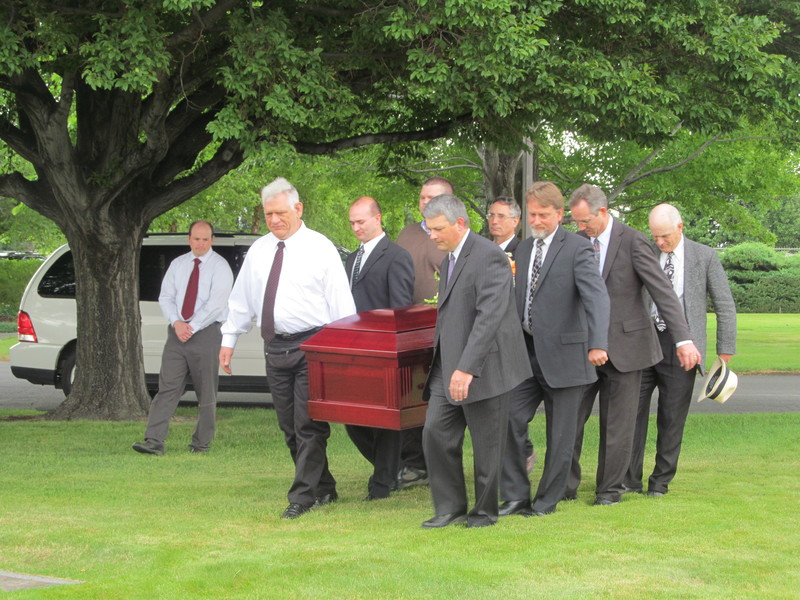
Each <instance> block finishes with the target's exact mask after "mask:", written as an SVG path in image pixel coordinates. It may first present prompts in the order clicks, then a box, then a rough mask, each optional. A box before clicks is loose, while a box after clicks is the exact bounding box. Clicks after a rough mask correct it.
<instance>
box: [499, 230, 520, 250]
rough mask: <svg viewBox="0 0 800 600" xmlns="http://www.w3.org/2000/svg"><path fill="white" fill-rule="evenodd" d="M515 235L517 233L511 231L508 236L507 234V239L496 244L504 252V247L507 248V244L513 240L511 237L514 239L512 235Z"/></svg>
mask: <svg viewBox="0 0 800 600" xmlns="http://www.w3.org/2000/svg"><path fill="white" fill-rule="evenodd" d="M515 235H517V234H516V233H512V234H511V235H510V236H508V238H507V239H506V240H505V241H504V242H500V243H499V244H497V245H498V246H500V249H501V250H502V251H503V252H505V251H506V248H507V247H508V245H509V244H510V243H511V240H513V239H514V236H515Z"/></svg>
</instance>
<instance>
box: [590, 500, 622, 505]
mask: <svg viewBox="0 0 800 600" xmlns="http://www.w3.org/2000/svg"><path fill="white" fill-rule="evenodd" d="M615 504H619V500H610V499H608V498H597V499H596V500H595V501H594V504H592V506H614V505H615Z"/></svg>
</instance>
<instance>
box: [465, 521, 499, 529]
mask: <svg viewBox="0 0 800 600" xmlns="http://www.w3.org/2000/svg"><path fill="white" fill-rule="evenodd" d="M496 523H497V521H490V520H488V519H479V520H477V521H472V522H467V527H469V528H470V529H474V528H476V527H491V526H492V525H495V524H496Z"/></svg>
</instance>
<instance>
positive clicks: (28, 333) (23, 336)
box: [17, 310, 39, 342]
mask: <svg viewBox="0 0 800 600" xmlns="http://www.w3.org/2000/svg"><path fill="white" fill-rule="evenodd" d="M17 338H18V339H19V341H20V342H38V341H39V340H37V339H36V331H34V329H33V321H31V318H30V316H29V315H28V313H26V312H25V311H22V310H21V311H19V314H18V315H17Z"/></svg>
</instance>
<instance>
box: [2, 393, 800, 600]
mask: <svg viewBox="0 0 800 600" xmlns="http://www.w3.org/2000/svg"><path fill="white" fill-rule="evenodd" d="M10 414H12V413H11V412H10V411H4V412H3V411H0V418H1V417H3V416H8V415H10ZM13 414H17V415H19V414H21V413H20V412H19V411H17V412H16V413H13ZM178 415H179V417H178V422H176V423H174V424H173V427H172V432H171V433H172V435H171V438H170V439H169V441H168V444H167V454H166V455H165V456H163V457H152V456H143V455H139V454H136V453H135V452H133V451H132V450H131V449H130V444H131V443H132V442H133V441H136V440H139V439H141V435H142V431H143V430H144V423H140V422H134V423H130V422H129V423H105V422H87V421H76V422H67V423H55V422H42V421H25V420H3V421H0V456H2V467H0V570H6V571H14V572H22V573H29V574H38V575H46V576H52V577H63V578H69V579H75V580H81V581H83V582H84V583H83V584H81V585H75V586H62V587H56V588H49V589H42V590H33V591H29V592H11V593H7V594H4V596H3V597H4V598H5V597H7V598H9V600H11V599H14V598H19V599H23V598H35V599H37V600H39V599H48V598H58V599H76V600H78V599H79V600H111V599H114V600H117V599H139V598H141V599H169V600H174V599H181V600H182V599H191V600H205V599H209V600H211V599H214V600H225V599H242V600H256V599H265V600H266V599H273V598H291V599H306V598H308V599H327V598H330V599H341V598H350V599H362V598H363V599H366V600H376V599H385V598H386V599H388V598H392V599H394V598H396V599H417V598H423V599H428V598H430V599H434V598H435V599H445V600H450V599H462V598H463V599H473V598H474V599H476V600H486V599H494V598H503V599H509V600H512V599H517V598H519V599H528V600H531V599H547V600H553V599H578V598H581V599H582V598H586V599H591V600H598V599H614V600H639V599H642V598H646V599H648V600H674V599H708V600H720V599H753V600H763V599H767V598H768V599H770V600H775V599H787V600H788V599H792V600H794V599H795V598H797V594H798V590H800V559H799V558H798V556H800V536H798V531H799V530H800V518H798V510H797V509H798V498H800V437H799V436H798V434H797V432H798V431H799V430H800V413H788V414H748V415H705V414H700V415H690V417H689V422H688V425H687V430H686V437H685V441H684V448H683V454H682V458H681V467H680V470H679V472H678V475H677V477H676V479H675V480H674V482H673V484H672V486H671V488H670V490H671V491H670V493H669V494H668V495H666V496H665V497H663V498H658V499H656V498H649V497H645V496H640V495H628V496H625V497H624V500H623V502H622V503H620V504H619V505H618V506H613V507H592V506H590V502H591V501H592V500H593V485H592V483H593V478H594V469H595V465H596V463H595V462H594V457H593V454H594V453H593V452H592V451H591V450H590V449H592V448H596V447H597V421H596V419H595V418H594V417H593V418H592V419H591V420H590V421H589V424H588V426H587V439H586V444H585V449H586V450H585V452H584V473H585V476H584V482H583V485H582V486H581V488H580V490H579V499H578V500H577V501H572V502H562V503H561V504H560V505H559V507H558V511H557V512H556V514H554V515H551V516H547V517H543V518H530V519H525V518H522V517H507V518H504V519H501V521H500V523H499V524H498V525H497V526H495V527H491V528H485V529H476V530H470V529H466V528H463V527H450V528H447V529H444V530H434V531H428V530H423V529H421V528H420V523H421V522H422V521H423V520H424V519H426V518H428V517H430V516H431V514H432V507H431V502H430V497H429V491H428V490H427V488H416V489H412V490H406V491H402V492H399V493H397V494H394V495H393V496H392V498H390V499H388V500H385V501H377V502H370V503H367V502H363V501H362V500H361V499H362V498H363V497H364V495H365V493H366V480H367V477H368V475H369V468H368V465H367V463H366V461H364V460H363V459H362V458H361V457H360V456H359V455H358V453H357V451H356V450H355V449H354V447H353V446H352V444H351V443H350V441H349V440H348V438H347V436H346V434H345V432H344V429H343V427H342V426H340V425H336V426H334V428H333V435H332V437H331V440H330V446H329V453H328V454H329V458H330V462H331V470H332V472H333V473H334V475H335V476H336V477H337V479H338V481H339V494H340V501H339V502H337V503H335V504H333V505H330V506H327V507H324V508H321V509H318V510H315V511H313V512H311V513H310V514H308V515H305V516H303V517H302V518H300V519H298V520H296V521H284V520H281V519H280V518H279V515H280V513H281V512H282V510H283V509H284V508H285V506H286V491H287V489H288V487H289V485H290V483H291V476H292V473H293V468H292V466H291V461H290V458H289V456H288V451H287V450H286V448H285V446H284V442H283V436H282V434H281V433H280V431H279V430H278V427H277V423H276V420H275V414H274V412H272V411H268V410H263V409H221V410H220V411H219V421H218V435H217V439H216V441H215V444H214V447H213V449H212V452H210V453H209V454H207V455H192V454H189V453H188V452H187V451H186V446H187V444H188V443H189V440H190V436H191V431H192V429H193V427H194V423H193V417H194V411H193V410H191V409H179V413H178ZM543 429H544V419H543V418H542V417H541V416H537V418H536V419H535V420H534V423H533V426H532V433H533V436H534V438H535V443H536V444H537V445H538V446H539V447H540V448H543V447H544V440H543ZM652 455H653V445H652V441H651V444H650V446H649V447H648V454H647V457H646V460H647V463H646V464H647V467H650V466H651V464H652ZM467 464H470V461H469V459H468V460H467ZM467 471H468V472H469V471H471V469H467ZM540 473H541V464H537V465H536V468H535V470H534V473H533V476H532V479H533V481H534V482H535V481H538V477H539V475H540Z"/></svg>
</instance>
